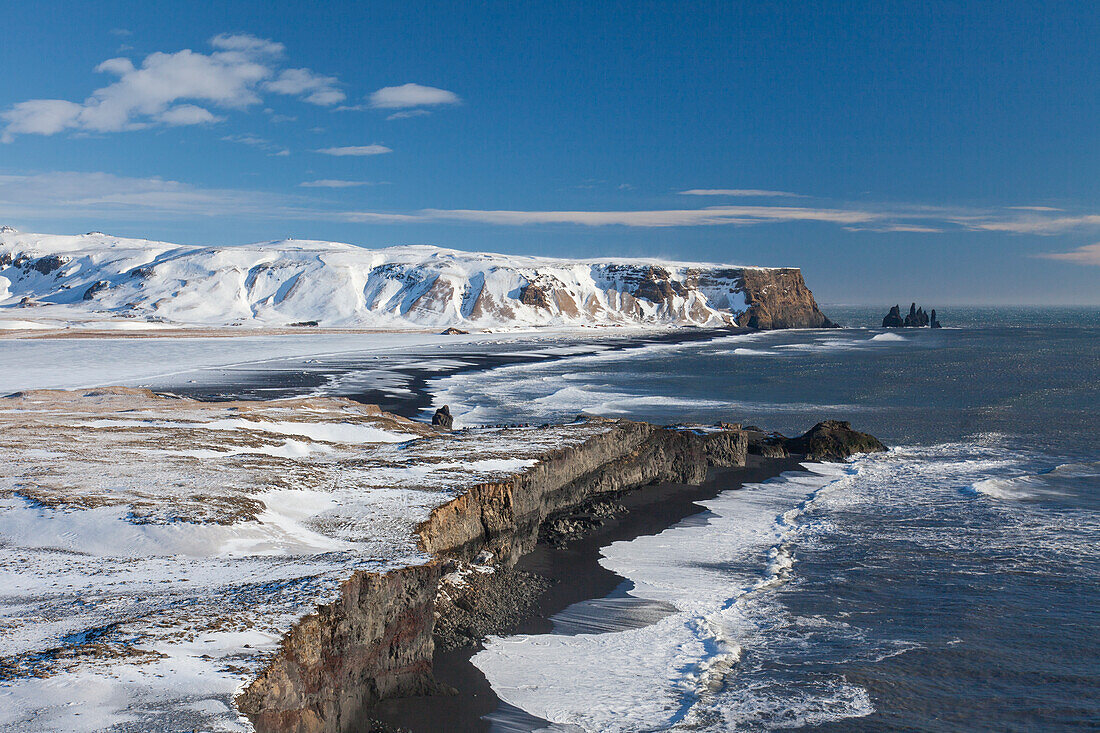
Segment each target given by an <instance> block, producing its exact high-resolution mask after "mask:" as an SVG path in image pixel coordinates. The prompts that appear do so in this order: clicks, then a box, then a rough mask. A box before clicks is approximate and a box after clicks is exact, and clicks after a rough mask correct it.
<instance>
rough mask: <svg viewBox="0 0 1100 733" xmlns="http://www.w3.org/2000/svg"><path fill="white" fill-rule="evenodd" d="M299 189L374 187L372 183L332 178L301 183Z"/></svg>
mask: <svg viewBox="0 0 1100 733" xmlns="http://www.w3.org/2000/svg"><path fill="white" fill-rule="evenodd" d="M298 185H299V186H300V187H301V188H355V187H356V186H375V185H378V184H377V183H375V182H374V181H341V180H336V179H332V178H322V179H321V180H319V181H302V182H301V183H299V184H298Z"/></svg>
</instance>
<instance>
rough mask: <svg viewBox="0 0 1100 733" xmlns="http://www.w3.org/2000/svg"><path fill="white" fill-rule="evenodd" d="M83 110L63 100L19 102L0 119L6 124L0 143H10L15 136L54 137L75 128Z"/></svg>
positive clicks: (0, 115) (77, 105) (0, 116)
mask: <svg viewBox="0 0 1100 733" xmlns="http://www.w3.org/2000/svg"><path fill="white" fill-rule="evenodd" d="M82 109H83V107H81V106H80V105H79V104H76V103H74V102H66V101H65V100H64V99H32V100H29V101H27V102H19V103H18V104H16V105H14V106H13V107H12V108H11V109H9V110H8V111H7V112H3V113H0V118H2V119H4V120H5V121H6V122H7V123H8V124H7V126H6V127H5V128H4V132H3V135H2V136H0V141H3V142H6V143H8V142H11V141H12V140H13V139H14V137H15V136H16V135H23V134H34V135H55V134H57V133H59V132H61V131H62V130H66V129H68V128H70V127H75V126H76V120H77V118H78V117H79V116H80V111H81V110H82Z"/></svg>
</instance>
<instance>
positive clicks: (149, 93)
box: [0, 34, 345, 142]
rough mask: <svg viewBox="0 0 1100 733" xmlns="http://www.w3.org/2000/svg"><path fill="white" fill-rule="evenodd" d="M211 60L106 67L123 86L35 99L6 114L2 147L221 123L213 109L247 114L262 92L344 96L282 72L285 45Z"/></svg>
mask: <svg viewBox="0 0 1100 733" xmlns="http://www.w3.org/2000/svg"><path fill="white" fill-rule="evenodd" d="M210 45H211V46H213V47H214V48H215V49H216V50H215V51H214V52H213V53H210V54H204V53H198V52H195V51H192V50H190V49H184V50H182V51H177V52H175V53H162V52H157V53H152V54H149V55H148V56H146V57H145V59H144V60H143V61H142V62H141V65H140V67H135V65H134V62H133V61H131V60H130V59H128V58H121V57H120V58H113V59H107V60H106V61H104V62H103V63H101V64H99V65H98V66H97V67H96V69H95V70H96V71H97V72H99V73H103V74H110V75H112V76H115V77H117V79H116V80H115V81H114V82H113V83H111V84H108V85H107V86H105V87H102V88H100V89H97V90H96V91H94V92H93V93H92V94H91V96H89V97H88V98H87V99H85V100H84V101H83V102H82V103H77V102H71V101H68V100H63V99H32V100H28V101H25V102H19V103H17V104H15V105H13V106H12V107H10V108H8V109H7V110H5V111H4V112H0V120H3V122H5V123H6V125H5V127H4V129H3V132H2V133H0V140H2V141H3V142H11V141H12V140H13V139H14V137H15V136H16V135H21V134H36V135H56V134H57V133H60V132H64V131H66V130H73V131H83V132H120V131H124V130H136V129H142V128H146V127H150V126H153V125H200V124H209V123H213V122H218V121H220V120H221V118H220V117H218V116H217V115H215V114H214V113H213V112H211V111H210V110H209V109H207V106H209V105H212V106H215V107H221V108H224V109H238V110H239V109H246V108H248V107H250V106H252V105H254V104H257V103H259V102H260V101H261V98H260V92H261V91H268V92H272V93H276V94H287V95H293V96H298V97H300V98H302V99H303V100H304V101H306V102H309V103H310V104H317V105H322V106H327V105H332V104H336V103H337V102H340V101H342V100H343V99H344V97H345V95H344V93H343V92H342V91H340V89H338V88H337V84H338V83H339V82H338V80H337V79H336V77H332V76H323V75H320V74H317V73H315V72H313V71H311V70H309V69H282V70H279V69H278V65H279V62H278V59H279V58H280V57H281V56H282V55H283V53H284V51H285V48H284V47H283V45H282V44H281V43H276V42H274V41H271V40H268V39H264V38H257V37H255V36H250V35H247V34H237V35H226V34H222V35H219V36H215V37H213V38H212V39H210Z"/></svg>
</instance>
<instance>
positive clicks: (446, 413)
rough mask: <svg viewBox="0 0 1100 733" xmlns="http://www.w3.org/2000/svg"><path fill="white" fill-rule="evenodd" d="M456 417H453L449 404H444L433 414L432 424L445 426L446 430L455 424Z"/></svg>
mask: <svg viewBox="0 0 1100 733" xmlns="http://www.w3.org/2000/svg"><path fill="white" fill-rule="evenodd" d="M454 421H455V420H454V418H453V417H451V408H450V407H448V406H447V405H443V407H440V408H439V409H438V410H436V411H435V414H434V415H432V425H435V426H436V427H440V428H443V429H444V430H450V429H451V427H452V426H453V425H454Z"/></svg>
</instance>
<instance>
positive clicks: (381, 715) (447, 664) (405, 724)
mask: <svg viewBox="0 0 1100 733" xmlns="http://www.w3.org/2000/svg"><path fill="white" fill-rule="evenodd" d="M803 461H804V459H803V457H802V456H798V455H795V456H790V457H786V458H762V457H760V456H756V455H750V456H749V457H748V461H747V462H746V465H745V466H742V467H732V468H712V469H711V470H710V471H709V472H708V475H707V479H706V481H705V482H704V483H702V484H700V485H698V486H692V485H687V484H670V483H662V484H656V485H650V486H643V487H641V488H638V489H635V490H632V491H627V492H625V493H623V494H621V495H619V496H617V497H615V500H616V502H617V503H618V504H620V505H621V506H622V507H623V508H624V511H618V512H616V513H615V514H614V515H613V516H610V517H608V518H606V519H605V520H604V521H603V523H602V524H601V525H600V526H598V527H595V528H593V529H591V530H589V531H587V532H585V533H584V534H583V535H581V536H579V537H576V538H573V539H569V540H567V541H566V542H564V543H562V544H561V545H559V546H555V545H553V544H551V543H549V542H547V541H546V540H545V539H542V538H540V540H539V542H538V543H537V545H536V546H535V547H534V549H532V550H531V551H530V552H528V553H526V554H524V555H523V556H522V557H521V558H520V559H519V560H518V562H517V563H516V564H515V566H514V567H515V569H516V570H519V571H523V572H527V573H533V574H535V575H537V576H539V577H541V578H544V579H546V580H548V581H549V582H550V586H549V587H548V588H547V589H546V590H544V591H542V592H541V593H538V595H537V596H536V597H535V599H534V604H533V607H531V608H530V609H528V610H527V612H526V613H524V614H523V616H522V618H521V620H520V622H519V623H518V624H517V625H516V626H515V627H514V628H512V629H509V630H508V632H507V633H508V635H515V634H545V633H550V632H551V631H552V630H553V628H554V622H553V621H552V617H553V616H554V615H556V614H558V613H560V612H561V611H564V610H565V609H566V608H568V607H570V606H572V605H573V604H575V603H578V602H582V601H587V600H598V599H602V598H605V597H607V596H609V595H611V594H613V593H614V594H616V595H619V594H622V593H627V592H629V590H630V586H629V581H628V580H627V579H626V578H623V577H622V576H620V575H618V574H616V573H613V572H612V571H610V570H608V569H606V568H604V567H603V566H602V565H600V564H599V560H600V558H601V557H602V554H601V548H603V547H604V546H606V545H608V544H611V543H612V542H619V541H627V540H631V539H634V538H637V537H641V536H645V535H653V534H658V533H660V532H662V531H664V530H665V529H668V528H669V527H671V526H673V525H675V524H677V523H678V522H680V521H682V520H684V519H687V518H688V517H691V516H695V515H697V514H700V513H702V512H704V511H706V510H705V509H704V508H703V507H702V506H700V505H699V504H698V503H697V502H699V501H704V500H707V499H710V498H713V497H715V496H717V495H718V494H720V493H722V492H724V491H733V490H738V489H740V488H741V487H742V486H743V485H745V484H750V483H760V482H763V481H766V480H768V479H772V478H776V477H778V476H780V475H781V474H783V473H786V472H790V471H797V470H798V469H799V467H800V465H801V464H802V463H803ZM639 603H640V604H650V602H648V601H644V600H642V599H639ZM650 605H652V604H650ZM436 642H437V644H436V646H437V648H436V651H435V653H434V655H433V660H432V666H433V671H434V675H435V679H436V681H437V682H439V683H441V684H442V685H446V686H449V687H451V688H453V689H454V690H455V691H456V694H454V695H449V694H436V695H428V696H416V697H402V698H390V699H387V700H382V701H381V702H379V703H378V704H377V705H376V706H375V707H374V708H373V709H372V710H371V711H369V713H368V714H367V716H366V718H365V719H364V720H361V721H360V727H359V728H358V729H362V730H371V729H372V728H371V726H372V725H373V726H378V725H379V724H381V726H382V727H381V728H375V729H378V730H386V729H389V730H402V731H404V730H407V731H411V732H412V733H420V732H421V731H437V730H449V731H470V732H471V733H472V732H474V731H489V730H490V729H491V728H492V726H493V723H494V721H499V722H501V723H506V724H507V725H509V726H513V727H510V728H509V730H523V729H524V728H527V729H529V730H536V729H537V728H539V727H542V726H545V725H548V724H549V723H548V722H547V721H544V720H542V719H540V718H536V717H534V716H531V715H528V714H527V713H524V712H523V711H521V710H518V709H516V708H513V707H512V706H510V705H508V704H507V703H505V702H503V701H502V700H500V699H499V698H498V697H497V695H496V694H495V693H494V692H493V690H492V688H491V687H490V686H489V683H488V681H487V680H486V679H485V676H484V675H483V674H482V673H481V671H480V670H479V669H478V668H477V667H475V666H474V664H473V662H472V658H473V656H474V655H475V654H477V653H478V652H479V651H480V650H481V648H482V646H481V642H479V643H478V644H477V645H474V646H461V647H456V648H451V649H441V648H439V647H440V645H439V640H438V638H437V639H436ZM485 716H489V719H485Z"/></svg>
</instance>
